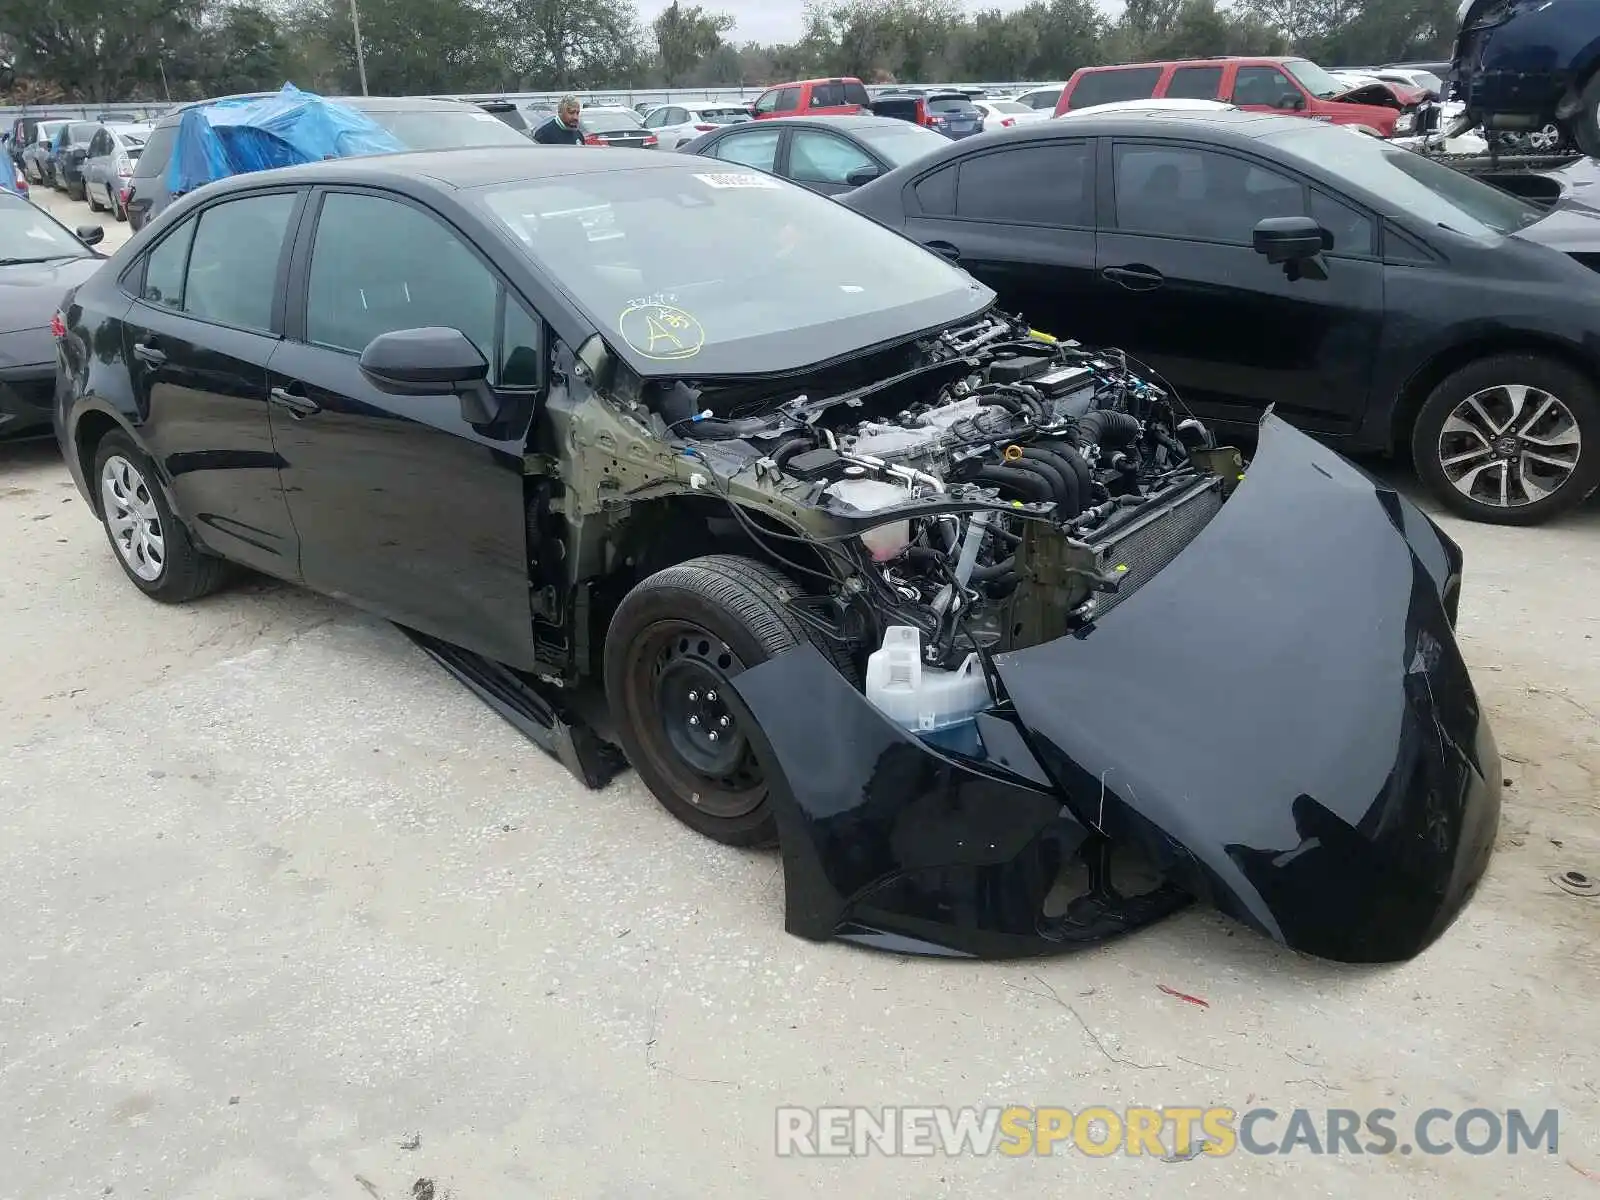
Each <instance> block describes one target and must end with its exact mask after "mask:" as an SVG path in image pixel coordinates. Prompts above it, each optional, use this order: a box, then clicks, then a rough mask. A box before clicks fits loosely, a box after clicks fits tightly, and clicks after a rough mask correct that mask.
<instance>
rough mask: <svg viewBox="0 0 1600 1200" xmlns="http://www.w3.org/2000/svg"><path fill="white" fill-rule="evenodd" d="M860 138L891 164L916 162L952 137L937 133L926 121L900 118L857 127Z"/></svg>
mask: <svg viewBox="0 0 1600 1200" xmlns="http://www.w3.org/2000/svg"><path fill="white" fill-rule="evenodd" d="M854 133H855V135H856V140H857V141H860V142H862V143H863V144H864V145H865V146H866V147H867V149H869V150H871V151H872V152H873V153H874V154H876V155H877V156H878V157H879V158H883V159H887V160H888V162H889V165H890V166H891V167H900V166H904V165H905V164H906V163H908V162H915V161H916V160H917V159H919V158H921V157H922V156H923V155H925V154H932V153H933V152H934V151H935V150H942V149H944V147H946V146H948V145H949V144H950V139H949V138H947V137H945V136H944V135H943V134H942V133H935V132H934V131H933V130H931V129H929V128H927V127H926V126H924V125H913V124H911V122H909V121H896V122H895V123H894V124H893V125H874V126H870V127H869V128H866V129H857V130H855V131H854Z"/></svg>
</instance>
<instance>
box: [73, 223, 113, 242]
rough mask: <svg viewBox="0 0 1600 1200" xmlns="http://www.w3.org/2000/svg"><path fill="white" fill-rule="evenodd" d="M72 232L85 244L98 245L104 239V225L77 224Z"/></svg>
mask: <svg viewBox="0 0 1600 1200" xmlns="http://www.w3.org/2000/svg"><path fill="white" fill-rule="evenodd" d="M73 232H74V233H75V234H77V235H78V240H79V241H80V242H82V243H83V244H84V245H85V246H98V245H99V244H100V243H101V242H103V241H105V240H106V230H105V226H104V225H79V226H78V227H77V229H75V230H73Z"/></svg>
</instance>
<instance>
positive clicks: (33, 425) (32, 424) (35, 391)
mask: <svg viewBox="0 0 1600 1200" xmlns="http://www.w3.org/2000/svg"><path fill="white" fill-rule="evenodd" d="M55 381H56V368H55V364H54V363H39V364H34V365H31V366H26V367H12V368H8V369H7V370H4V371H0V439H4V438H13V437H41V436H43V435H44V434H47V433H49V432H50V415H51V412H52V410H53V408H54V397H55Z"/></svg>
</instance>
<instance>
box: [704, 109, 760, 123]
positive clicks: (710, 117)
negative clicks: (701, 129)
mask: <svg viewBox="0 0 1600 1200" xmlns="http://www.w3.org/2000/svg"><path fill="white" fill-rule="evenodd" d="M691 116H693V117H694V119H695V120H696V121H703V122H704V123H705V124H707V125H736V124H738V123H739V122H740V121H748V120H749V119H750V110H749V109H748V108H702V109H700V111H699V113H698V115H695V114H691Z"/></svg>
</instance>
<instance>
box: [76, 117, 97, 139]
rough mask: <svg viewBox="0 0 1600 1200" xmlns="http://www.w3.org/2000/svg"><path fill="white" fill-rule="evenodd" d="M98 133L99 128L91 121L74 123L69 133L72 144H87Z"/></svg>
mask: <svg viewBox="0 0 1600 1200" xmlns="http://www.w3.org/2000/svg"><path fill="white" fill-rule="evenodd" d="M99 131H100V126H98V125H96V124H95V123H94V122H93V121H74V122H73V123H72V129H71V131H70V132H71V136H72V140H73V141H74V142H87V141H88V140H89V139H90V138H92V137H93V136H94V135H95V134H96V133H98V132H99Z"/></svg>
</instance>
